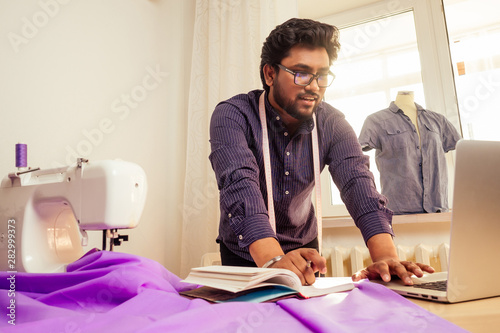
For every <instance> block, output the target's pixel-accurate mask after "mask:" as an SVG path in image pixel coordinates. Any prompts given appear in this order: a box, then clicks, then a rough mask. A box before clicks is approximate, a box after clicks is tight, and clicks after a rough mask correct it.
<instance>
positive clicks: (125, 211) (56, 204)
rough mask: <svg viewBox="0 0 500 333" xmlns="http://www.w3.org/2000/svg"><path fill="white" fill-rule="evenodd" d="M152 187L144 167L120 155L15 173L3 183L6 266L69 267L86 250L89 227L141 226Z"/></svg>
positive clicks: (0, 256) (1, 248)
mask: <svg viewBox="0 0 500 333" xmlns="http://www.w3.org/2000/svg"><path fill="white" fill-rule="evenodd" d="M146 192H147V181H146V174H145V173H144V170H143V169H142V168H141V167H140V166H138V165H136V164H133V163H130V162H125V161H119V160H104V161H95V162H89V161H87V160H84V159H79V160H78V162H77V163H76V164H74V165H71V166H68V167H62V168H54V169H47V170H40V169H34V170H31V169H28V170H24V171H18V172H15V173H10V174H9V175H8V176H7V177H5V178H4V179H3V180H2V183H1V185H0V270H2V271H18V272H23V271H24V272H36V273H50V272H64V271H65V269H66V266H67V264H69V263H71V262H73V261H75V260H77V259H78V258H80V257H81V256H82V255H83V254H84V249H83V246H85V245H86V241H87V233H86V230H107V231H108V237H111V238H113V237H115V238H116V236H117V234H116V230H117V229H129V228H135V227H136V226H137V224H138V222H139V218H140V216H141V214H142V210H143V208H144V203H145V201H146ZM110 232H111V236H110V235H109V233H110ZM104 244H105V243H104Z"/></svg>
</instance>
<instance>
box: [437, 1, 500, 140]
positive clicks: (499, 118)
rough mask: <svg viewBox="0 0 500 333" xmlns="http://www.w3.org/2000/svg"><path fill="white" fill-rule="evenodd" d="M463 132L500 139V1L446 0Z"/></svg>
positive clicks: (471, 135) (487, 138)
mask: <svg viewBox="0 0 500 333" xmlns="http://www.w3.org/2000/svg"><path fill="white" fill-rule="evenodd" d="M444 9H445V17H446V23H447V27H448V34H449V42H450V50H451V56H452V62H453V71H454V78H455V84H456V91H457V100H458V107H459V111H460V121H461V125H462V129H463V135H464V138H466V139H476V140H500V131H499V130H498V124H500V112H499V107H498V106H499V105H500V44H499V43H498V41H499V40H500V16H498V12H499V11H500V3H499V2H498V1H494V0H493V1H492V0H474V1H472V0H461V1H458V0H445V1H444Z"/></svg>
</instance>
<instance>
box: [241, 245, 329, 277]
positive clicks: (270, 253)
mask: <svg viewBox="0 0 500 333" xmlns="http://www.w3.org/2000/svg"><path fill="white" fill-rule="evenodd" d="M249 250H250V254H251V256H252V258H254V261H255V263H256V264H257V266H259V267H262V266H263V265H264V264H265V263H266V262H267V261H269V260H271V259H272V258H274V257H276V256H279V255H283V250H282V249H281V246H280V245H279V243H278V241H277V240H276V239H274V238H264V239H259V240H258V241H255V242H253V243H252V244H250V247H249ZM269 267H272V268H284V269H288V270H290V271H292V272H294V273H295V274H297V276H298V277H299V279H300V281H301V283H302V284H303V285H307V284H313V283H314V281H315V280H316V277H315V275H314V274H315V273H316V272H320V273H321V274H325V273H326V259H325V258H323V257H322V256H320V255H319V253H318V251H316V250H315V249H310V248H300V249H297V250H293V251H290V252H288V253H287V254H286V255H285V256H284V257H283V258H282V259H281V260H279V261H277V262H276V263H274V264H272V265H271V266H269Z"/></svg>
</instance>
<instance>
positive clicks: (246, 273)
mask: <svg viewBox="0 0 500 333" xmlns="http://www.w3.org/2000/svg"><path fill="white" fill-rule="evenodd" d="M183 282H187V283H193V284H198V285H202V286H205V287H203V288H199V289H200V290H197V289H195V290H193V291H190V292H186V293H183V294H184V295H186V296H190V297H201V298H205V299H207V300H210V301H227V300H229V299H233V300H242V301H252V302H262V301H266V300H269V299H275V298H279V297H282V296H286V295H298V296H300V297H303V298H309V297H315V296H322V295H326V294H330V293H336V292H342V291H348V290H351V289H353V288H354V283H353V282H352V280H351V278H350V277H320V278H316V282H315V283H314V284H313V285H310V286H303V285H302V284H301V282H300V279H299V277H298V276H297V275H296V274H295V273H294V272H292V271H290V270H287V269H279V268H256V267H237V266H207V267H198V268H193V269H191V272H190V273H189V275H188V277H187V278H186V279H184V280H183ZM254 292H255V293H254ZM257 292H258V293H257ZM240 296H241V297H240Z"/></svg>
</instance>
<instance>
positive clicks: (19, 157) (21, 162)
mask: <svg viewBox="0 0 500 333" xmlns="http://www.w3.org/2000/svg"><path fill="white" fill-rule="evenodd" d="M27 166H28V145H26V144H24V143H17V144H16V167H17V168H25V167H27Z"/></svg>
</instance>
